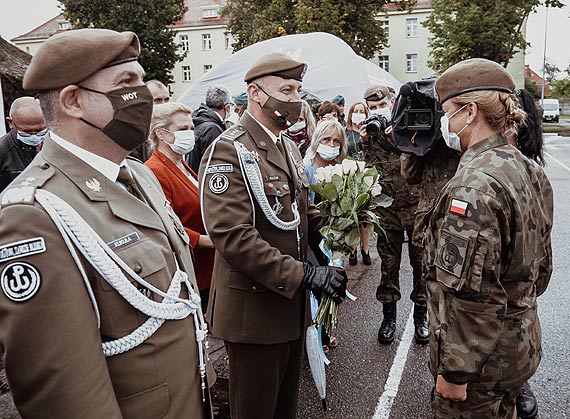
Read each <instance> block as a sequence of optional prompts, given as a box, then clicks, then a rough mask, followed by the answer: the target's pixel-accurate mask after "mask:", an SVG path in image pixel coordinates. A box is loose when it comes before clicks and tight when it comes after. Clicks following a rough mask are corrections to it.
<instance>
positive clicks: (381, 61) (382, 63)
mask: <svg viewBox="0 0 570 419" xmlns="http://www.w3.org/2000/svg"><path fill="white" fill-rule="evenodd" d="M378 66H379V67H380V68H381V69H382V70H385V71H388V72H389V71H390V57H389V56H387V55H380V56H378Z"/></svg>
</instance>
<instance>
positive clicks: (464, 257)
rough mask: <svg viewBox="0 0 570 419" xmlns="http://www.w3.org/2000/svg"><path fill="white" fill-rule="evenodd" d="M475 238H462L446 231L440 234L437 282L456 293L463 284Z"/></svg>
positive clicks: (436, 261) (436, 262)
mask: <svg viewBox="0 0 570 419" xmlns="http://www.w3.org/2000/svg"><path fill="white" fill-rule="evenodd" d="M474 241H475V238H474V237H472V238H470V237H464V236H461V235H459V234H455V233H452V232H450V231H448V230H443V231H442V232H441V235H440V238H439V242H438V246H437V254H436V258H435V266H437V267H438V268H439V269H440V270H439V271H438V273H437V280H438V281H439V282H441V283H442V284H443V285H445V286H447V287H449V288H452V289H454V290H456V291H458V290H460V289H461V288H462V287H463V285H464V284H465V280H466V278H467V272H468V271H469V269H468V268H469V265H470V261H471V256H472V252H473V247H474ZM442 271H443V272H442Z"/></svg>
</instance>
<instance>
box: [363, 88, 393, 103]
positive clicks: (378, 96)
mask: <svg viewBox="0 0 570 419" xmlns="http://www.w3.org/2000/svg"><path fill="white" fill-rule="evenodd" d="M389 94H390V88H389V87H388V86H381V85H379V84H375V85H372V86H370V87H369V88H368V89H366V90H365V91H364V95H363V96H364V100H373V101H375V102H376V101H379V100H383V99H384V98H385V97H386V96H388V95H389Z"/></svg>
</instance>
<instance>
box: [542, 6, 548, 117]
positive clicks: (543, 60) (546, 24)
mask: <svg viewBox="0 0 570 419" xmlns="http://www.w3.org/2000/svg"><path fill="white" fill-rule="evenodd" d="M547 32H548V4H546V18H545V22H544V55H543V56H542V92H541V94H540V106H541V107H542V109H544V84H545V83H546V80H545V77H546V35H547Z"/></svg>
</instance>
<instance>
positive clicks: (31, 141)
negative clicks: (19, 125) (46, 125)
mask: <svg viewBox="0 0 570 419" xmlns="http://www.w3.org/2000/svg"><path fill="white" fill-rule="evenodd" d="M46 134H47V129H44V130H43V131H40V132H38V133H36V134H28V133H27V132H21V131H18V135H17V138H18V140H19V141H21V142H23V143H24V144H26V145H29V146H33V147H35V146H37V145H40V144H41V143H42V142H43V141H44V138H46Z"/></svg>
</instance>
